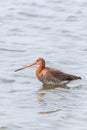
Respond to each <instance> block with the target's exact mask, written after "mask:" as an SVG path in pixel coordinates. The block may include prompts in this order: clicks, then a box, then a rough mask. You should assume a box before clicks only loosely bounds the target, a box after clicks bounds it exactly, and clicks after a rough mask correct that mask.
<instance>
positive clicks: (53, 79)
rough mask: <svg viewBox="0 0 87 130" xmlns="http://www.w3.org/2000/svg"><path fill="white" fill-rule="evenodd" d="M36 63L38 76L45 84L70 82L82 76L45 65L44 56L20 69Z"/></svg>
mask: <svg viewBox="0 0 87 130" xmlns="http://www.w3.org/2000/svg"><path fill="white" fill-rule="evenodd" d="M35 64H37V68H36V76H37V78H38V79H39V80H40V81H41V82H42V83H43V84H50V85H57V84H59V83H61V82H69V81H72V80H77V79H81V77H79V76H75V75H72V74H67V73H64V72H62V71H59V70H56V69H53V68H49V67H45V60H44V59H43V58H39V59H37V60H36V61H35V62H34V63H32V64H30V65H27V66H25V67H23V68H20V69H18V70H22V69H25V68H28V67H30V66H33V65H35ZM18 70H16V71H18Z"/></svg>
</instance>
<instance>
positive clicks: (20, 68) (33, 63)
mask: <svg viewBox="0 0 87 130" xmlns="http://www.w3.org/2000/svg"><path fill="white" fill-rule="evenodd" d="M35 64H36V62H34V63H32V64H29V65H26V66H24V67H22V68H19V69H17V70H15V72H17V71H20V70H23V69H26V68H28V67H31V66H33V65H35Z"/></svg>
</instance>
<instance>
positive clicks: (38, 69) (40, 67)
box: [36, 65, 45, 77]
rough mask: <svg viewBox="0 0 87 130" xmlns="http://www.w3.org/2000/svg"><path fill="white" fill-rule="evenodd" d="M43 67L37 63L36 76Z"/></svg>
mask: <svg viewBox="0 0 87 130" xmlns="http://www.w3.org/2000/svg"><path fill="white" fill-rule="evenodd" d="M44 68H45V66H44V65H39V66H38V67H37V68H36V76H37V77H38V76H39V74H40V72H41V71H42V70H43V69H44Z"/></svg>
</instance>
